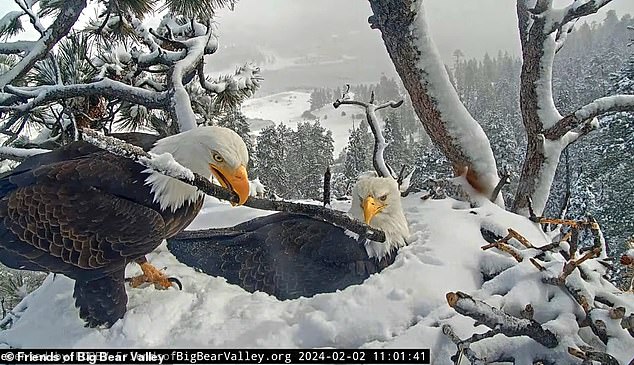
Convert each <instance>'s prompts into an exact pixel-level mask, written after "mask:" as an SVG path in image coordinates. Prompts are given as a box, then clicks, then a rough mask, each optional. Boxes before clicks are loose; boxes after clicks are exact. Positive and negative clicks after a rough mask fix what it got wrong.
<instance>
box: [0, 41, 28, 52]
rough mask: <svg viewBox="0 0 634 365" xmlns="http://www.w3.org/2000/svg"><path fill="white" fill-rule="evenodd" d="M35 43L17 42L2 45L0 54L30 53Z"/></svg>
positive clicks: (0, 45) (0, 44)
mask: <svg viewBox="0 0 634 365" xmlns="http://www.w3.org/2000/svg"><path fill="white" fill-rule="evenodd" d="M34 44H35V42H33V41H15V42H5V43H0V54H20V53H25V52H29V51H30V50H31V49H32V48H33V45H34Z"/></svg>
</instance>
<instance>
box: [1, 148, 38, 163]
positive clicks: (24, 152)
mask: <svg viewBox="0 0 634 365" xmlns="http://www.w3.org/2000/svg"><path fill="white" fill-rule="evenodd" d="M46 152H50V150H45V149H41V148H15V147H0V160H2V159H8V160H13V161H22V160H24V159H26V158H27V157H30V156H34V155H39V154H40V153H46Z"/></svg>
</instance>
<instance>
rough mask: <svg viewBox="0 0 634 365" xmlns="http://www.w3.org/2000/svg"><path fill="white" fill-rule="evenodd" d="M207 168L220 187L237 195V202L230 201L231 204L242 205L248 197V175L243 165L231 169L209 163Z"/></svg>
mask: <svg viewBox="0 0 634 365" xmlns="http://www.w3.org/2000/svg"><path fill="white" fill-rule="evenodd" d="M209 168H210V169H211V173H212V174H213V175H214V176H215V177H216V179H218V181H219V182H220V185H222V187H224V188H227V189H229V190H231V191H233V192H234V193H236V194H237V195H238V198H239V201H238V203H234V202H231V205H234V206H235V205H242V204H244V203H245V202H246V201H247V199H249V177H248V175H247V169H246V167H244V165H240V167H238V168H237V169H235V170H233V171H231V170H229V169H227V168H226V167H224V166H216V165H213V164H209Z"/></svg>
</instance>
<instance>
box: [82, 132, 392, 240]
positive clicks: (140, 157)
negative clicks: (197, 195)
mask: <svg viewBox="0 0 634 365" xmlns="http://www.w3.org/2000/svg"><path fill="white" fill-rule="evenodd" d="M82 138H83V139H84V140H85V141H86V142H88V143H91V144H93V145H95V146H97V147H99V148H102V149H104V150H107V151H109V152H110V153H113V154H115V155H117V156H122V157H125V158H129V159H132V160H134V161H135V162H137V163H139V164H141V165H143V166H146V167H149V168H151V169H153V170H155V171H157V172H160V173H162V174H164V175H167V176H170V177H173V178H175V179H177V180H180V181H182V182H184V183H186V184H189V185H192V186H195V187H197V188H198V189H199V190H200V191H202V192H203V193H205V194H207V195H210V196H213V197H216V198H218V199H221V200H228V201H231V202H234V203H235V202H238V200H239V198H238V196H237V195H236V194H235V193H233V192H231V191H229V190H228V189H225V188H223V187H221V186H219V185H214V184H212V183H211V182H210V181H209V180H208V179H206V178H204V177H202V176H201V175H199V174H196V173H193V172H191V171H189V170H188V169H187V168H185V167H183V166H180V164H178V163H177V162H176V161H173V162H172V163H171V165H172V166H180V168H179V169H176V168H174V167H172V168H170V169H169V170H166V169H164V168H163V167H162V164H157V163H156V161H155V160H154V157H155V156H153V155H152V154H151V153H148V152H145V151H143V149H141V148H140V147H137V146H133V145H131V144H128V143H126V142H124V141H122V140H120V139H117V138H114V137H109V136H104V135H101V134H99V133H97V132H96V131H94V130H91V129H86V128H85V129H83V130H82ZM244 205H245V206H248V207H251V208H256V209H263V210H275V211H283V212H289V213H298V214H305V215H308V216H311V217H313V218H318V219H322V220H324V221H327V222H330V223H332V224H334V225H336V226H339V227H342V228H345V229H348V230H350V231H352V232H354V233H356V234H359V235H360V236H361V237H365V238H367V239H369V240H372V241H376V242H385V233H384V232H383V231H381V230H378V229H374V228H372V227H370V226H368V225H366V224H364V223H362V222H360V221H357V220H356V219H353V218H351V217H350V216H348V215H347V214H345V213H343V212H340V211H337V210H332V209H327V208H324V207H321V206H318V205H312V204H301V203H293V202H287V201H282V200H268V199H261V198H256V197H249V199H248V200H247V201H246V203H245V204H244Z"/></svg>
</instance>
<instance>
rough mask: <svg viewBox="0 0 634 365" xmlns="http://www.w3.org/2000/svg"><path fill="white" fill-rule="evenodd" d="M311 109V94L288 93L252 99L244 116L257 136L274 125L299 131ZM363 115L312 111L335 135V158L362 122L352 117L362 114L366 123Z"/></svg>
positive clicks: (356, 110)
mask: <svg viewBox="0 0 634 365" xmlns="http://www.w3.org/2000/svg"><path fill="white" fill-rule="evenodd" d="M333 102H334V100H333ZM309 109H310V93H309V92H304V91H288V92H283V93H279V94H274V95H269V96H265V97H261V98H253V99H249V100H246V101H245V102H244V104H243V105H242V112H243V113H244V115H245V116H246V117H247V118H249V123H250V126H251V131H252V132H253V133H255V134H257V133H258V132H259V131H260V130H261V129H262V128H264V127H266V126H267V125H271V124H273V123H274V124H279V123H284V124H285V125H286V126H288V127H290V128H293V129H296V127H297V123H299V122H302V121H304V122H305V121H308V119H305V118H304V117H302V114H303V113H304V112H305V111H307V110H309ZM364 113H365V112H364V111H363V110H362V109H360V108H356V107H353V106H347V105H343V106H341V107H339V108H338V109H335V108H334V107H333V106H332V104H327V105H326V106H324V107H322V108H320V109H317V110H314V111H312V114H313V115H315V116H316V117H317V118H318V119H319V123H320V124H321V125H322V126H323V127H325V128H326V129H329V130H330V131H332V138H333V140H334V147H335V149H334V156H335V158H336V157H337V156H338V155H339V153H340V152H341V151H342V150H343V149H344V148H345V147H346V145H347V144H348V136H349V135H350V130H351V129H352V127H353V125H354V126H358V125H359V123H360V122H361V119H359V118H356V119H353V116H354V115H357V114H363V119H365V114H364ZM379 119H381V118H379ZM267 121H268V122H267ZM310 121H312V120H310ZM382 122H383V121H382V120H381V123H382Z"/></svg>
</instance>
